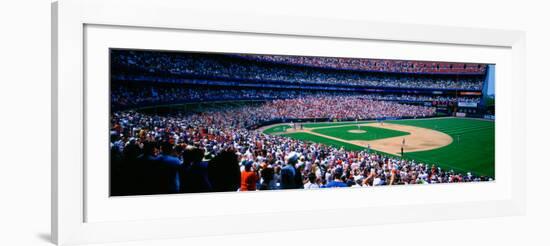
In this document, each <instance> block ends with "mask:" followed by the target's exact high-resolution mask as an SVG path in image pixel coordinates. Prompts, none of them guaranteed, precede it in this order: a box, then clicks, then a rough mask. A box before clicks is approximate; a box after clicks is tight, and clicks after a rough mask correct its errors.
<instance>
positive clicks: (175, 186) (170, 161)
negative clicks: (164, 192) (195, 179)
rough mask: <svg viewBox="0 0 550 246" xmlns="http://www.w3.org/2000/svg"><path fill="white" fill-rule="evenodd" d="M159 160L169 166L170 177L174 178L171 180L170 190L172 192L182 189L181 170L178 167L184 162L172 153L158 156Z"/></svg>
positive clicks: (170, 178)
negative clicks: (171, 154)
mask: <svg viewBox="0 0 550 246" xmlns="http://www.w3.org/2000/svg"><path fill="white" fill-rule="evenodd" d="M157 160H158V162H159V163H160V164H161V165H163V166H165V167H167V168H168V170H167V171H168V173H166V175H168V177H167V178H168V179H169V180H172V181H170V184H169V186H170V191H171V192H179V190H180V176H179V170H178V168H179V167H180V166H181V165H182V162H181V161H180V159H178V158H177V157H175V156H170V155H161V156H159V157H158V158H157Z"/></svg>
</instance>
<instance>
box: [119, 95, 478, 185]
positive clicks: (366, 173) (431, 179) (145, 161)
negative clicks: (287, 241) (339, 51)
mask: <svg viewBox="0 0 550 246" xmlns="http://www.w3.org/2000/svg"><path fill="white" fill-rule="evenodd" d="M335 99H336V100H339V101H342V98H331V99H326V100H322V101H320V102H318V100H313V99H308V98H299V99H290V100H274V101H272V102H269V103H266V104H264V105H262V106H255V107H253V106H245V107H238V108H231V107H228V108H220V109H216V110H208V111H203V112H199V113H197V112H195V113H187V114H183V113H177V114H171V115H164V116H162V115H149V114H144V113H139V112H136V111H119V112H113V113H112V115H111V133H110V134H111V168H112V171H111V175H112V177H111V181H112V186H111V187H112V190H111V193H112V195H136V194H164V193H190V192H211V191H253V190H277V189H314V188H334V187H370V186H380V185H401V184H431V183H451V182H473V181H482V180H488V178H485V177H477V176H475V175H473V174H472V173H455V172H454V171H452V170H448V171H446V170H442V169H441V168H439V167H437V166H435V165H428V164H423V163H417V162H415V161H409V160H404V159H400V158H397V157H389V156H383V155H380V154H377V153H375V152H373V151H371V150H370V149H368V148H367V149H365V150H362V151H348V150H345V149H343V148H336V147H331V146H326V145H323V144H318V143H311V142H304V141H300V140H296V139H291V138H288V137H284V136H277V135H267V134H264V133H262V132H260V131H258V130H254V129H249V128H247V126H249V125H251V124H256V123H257V122H259V121H264V120H269V119H272V117H282V116H286V117H297V118H301V117H303V118H308V117H313V116H314V117H326V116H330V117H339V116H343V115H345V116H348V115H356V116H364V117H368V116H380V115H392V116H398V115H401V116H405V115H409V116H410V115H411V112H415V113H414V114H415V115H417V116H423V115H425V114H429V113H432V110H431V109H430V108H426V107H419V106H408V105H402V104H398V103H390V102H385V103H383V104H380V103H379V102H376V103H374V102H375V101H371V100H368V99H362V98H360V97H359V98H357V97H349V98H346V99H345V103H343V104H336V103H334V100H335ZM351 105H353V106H354V107H351ZM358 105H361V107H356V106H358ZM351 108H361V109H356V110H353V109H351ZM291 109H292V110H291ZM342 110H343V111H347V112H346V113H345V114H342V115H340V112H341V111H342Z"/></svg>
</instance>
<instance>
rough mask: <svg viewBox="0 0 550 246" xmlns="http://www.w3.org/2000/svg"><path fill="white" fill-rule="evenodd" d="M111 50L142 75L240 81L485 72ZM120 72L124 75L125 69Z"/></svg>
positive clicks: (466, 84)
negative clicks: (369, 68) (409, 71)
mask: <svg viewBox="0 0 550 246" xmlns="http://www.w3.org/2000/svg"><path fill="white" fill-rule="evenodd" d="M112 52H113V53H112V56H111V57H112V63H113V65H114V66H116V67H117V70H120V71H124V70H126V71H130V72H129V73H128V74H131V75H132V76H138V77H139V76H140V75H139V74H141V75H151V74H162V76H163V77H167V76H168V75H169V76H177V77H190V78H207V79H213V80H215V79H218V80H234V81H239V82H241V83H246V82H257V81H262V82H272V83H277V82H285V83H291V84H304V83H309V84H311V83H312V84H333V85H334V84H336V85H352V86H369V87H392V88H395V87H399V88H424V89H467V90H481V89H482V86H483V76H480V75H460V74H454V75H452V76H451V75H446V76H443V75H433V74H432V75H425V74H424V75H422V74H414V75H410V76H403V74H399V73H388V72H392V69H387V71H386V70H383V72H384V73H380V72H358V71H353V70H350V71H342V70H340V71H338V70H335V69H333V68H332V69H321V68H317V67H312V66H308V67H304V66H289V65H274V63H271V62H270V63H267V62H258V61H251V60H250V59H242V58H238V56H235V55H224V54H198V53H160V52H140V51H119V50H113V51H112ZM303 59H309V58H303ZM360 61H365V62H366V61H369V60H366V59H363V60H358V59H351V60H349V62H352V63H353V62H360ZM386 62H387V61H386ZM331 64H332V63H331ZM376 64H379V63H376ZM388 64H393V63H388ZM388 66H390V65H388ZM464 66H465V65H463V67H464ZM329 67H330V66H329ZM390 67H392V66H390ZM457 67H458V66H457ZM464 69H466V68H464ZM476 69H477V68H476ZM420 71H421V70H420ZM121 75H124V73H123V74H121Z"/></svg>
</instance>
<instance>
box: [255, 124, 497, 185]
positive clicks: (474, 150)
mask: <svg viewBox="0 0 550 246" xmlns="http://www.w3.org/2000/svg"><path fill="white" fill-rule="evenodd" d="M358 126H359V127H358ZM350 129H363V130H366V131H365V132H364V133H362V134H350V133H349V130H350ZM260 130H262V131H263V132H264V133H267V134H276V135H283V136H287V137H291V138H295V139H300V140H306V141H312V142H317V143H323V144H327V145H333V146H338V147H344V148H346V149H348V150H361V149H365V148H367V147H368V146H370V148H371V149H372V150H374V151H377V152H381V153H385V154H390V155H396V156H401V153H400V150H401V146H404V153H405V155H404V156H402V157H403V158H406V159H413V160H417V161H421V162H425V163H428V164H436V163H437V164H438V165H440V166H442V167H444V168H446V169H449V170H451V169H452V170H455V171H459V172H467V171H475V172H478V173H481V174H483V175H486V176H494V165H493V163H494V155H487V153H494V151H495V150H494V142H495V135H494V134H495V124H494V122H493V121H487V120H481V119H464V118H454V117H450V118H432V119H416V120H390V121H386V123H385V124H383V125H382V124H380V123H375V122H368V121H367V122H359V123H356V122H338V123H325V122H324V123H306V124H304V129H303V130H293V129H292V126H290V125H289V124H286V123H283V124H276V125H272V126H265V127H262V128H261V129H260ZM458 138H460V141H458ZM403 141H404V142H405V143H404V144H403ZM465 163H467V164H465Z"/></svg>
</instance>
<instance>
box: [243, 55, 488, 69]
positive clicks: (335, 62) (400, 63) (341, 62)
mask: <svg viewBox="0 0 550 246" xmlns="http://www.w3.org/2000/svg"><path fill="white" fill-rule="evenodd" d="M236 56H239V57H244V58H248V59H253V60H258V61H269V62H274V63H283V64H291V65H301V66H311V67H321V68H332V69H338V70H357V71H377V72H396V73H441V74H445V73H453V74H454V73H466V74H483V73H484V72H485V70H486V68H487V66H486V65H484V64H476V63H450V62H425V61H404V60H380V59H357V58H341V57H316V56H281V55H248V54H246V55H245V54H243V55H236Z"/></svg>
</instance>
